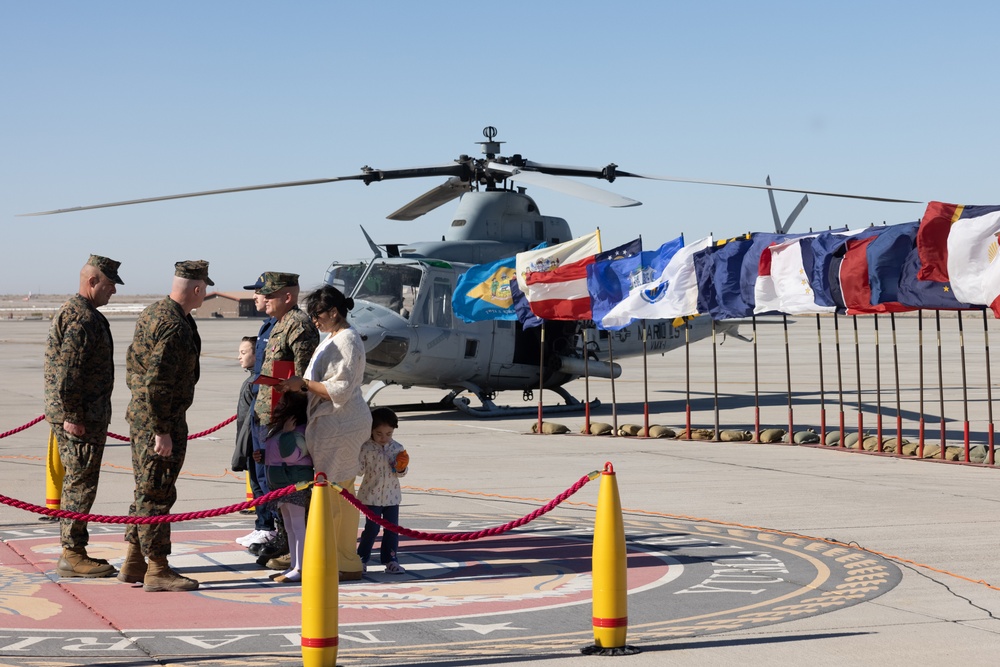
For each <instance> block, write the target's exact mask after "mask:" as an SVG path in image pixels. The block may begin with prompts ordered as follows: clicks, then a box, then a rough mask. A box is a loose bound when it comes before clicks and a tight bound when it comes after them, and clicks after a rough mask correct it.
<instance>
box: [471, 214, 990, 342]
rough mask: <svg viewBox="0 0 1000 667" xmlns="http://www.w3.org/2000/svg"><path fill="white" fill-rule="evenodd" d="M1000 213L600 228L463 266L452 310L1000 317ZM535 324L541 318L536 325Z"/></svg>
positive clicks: (609, 319)
mask: <svg viewBox="0 0 1000 667" xmlns="http://www.w3.org/2000/svg"><path fill="white" fill-rule="evenodd" d="M998 236H1000V206H960V205H956V204H945V203H942V202H931V203H930V204H929V205H928V206H927V210H926V212H925V213H924V216H923V217H922V218H921V219H920V220H919V221H914V222H908V223H903V224H898V225H883V226H881V227H874V226H873V227H867V228H864V229H860V230H848V229H847V228H842V229H836V230H830V231H826V232H820V233H806V234H772V233H749V234H745V235H743V236H739V237H736V238H732V239H724V240H720V241H714V240H713V238H712V236H711V235H709V236H707V237H705V238H702V239H699V240H698V241H695V242H693V243H691V244H686V243H685V241H684V237H683V236H680V237H678V238H676V239H673V240H671V241H668V242H666V243H664V244H663V245H661V246H660V247H659V248H658V249H656V250H652V251H644V250H643V249H642V240H641V239H636V240H634V241H630V242H629V243H626V244H624V245H621V246H618V247H616V248H613V249H611V250H608V251H602V249H601V237H600V230H598V231H595V232H594V233H593V234H588V235H586V236H582V237H580V238H577V239H573V240H572V241H567V242H565V243H560V244H557V245H552V246H548V245H546V244H542V245H541V246H538V247H537V248H534V249H532V250H529V251H526V252H522V253H518V254H517V255H516V256H514V257H509V258H506V259H503V260H500V261H498V262H493V263H491V264H482V265H477V266H474V267H472V268H470V269H469V270H468V271H467V272H466V273H465V274H464V275H463V276H462V277H461V278H460V279H459V281H458V284H457V286H456V290H455V292H454V296H453V298H452V306H453V309H454V311H455V314H456V315H458V316H459V317H461V318H462V319H463V320H465V321H468V322H472V321H477V320H489V319H506V320H520V321H521V322H522V323H523V324H524V326H533V325H537V324H540V323H541V319H551V320H593V321H594V322H595V323H596V325H597V326H598V327H599V328H601V329H611V330H617V329H621V328H624V327H626V326H628V325H629V324H631V323H632V322H635V321H636V320H641V319H674V318H678V317H687V316H691V315H696V314H703V315H709V316H711V317H712V318H713V319H716V320H724V319H731V318H742V317H748V316H750V315H754V314H758V315H759V314H765V313H786V314H792V315H803V314H812V313H829V312H840V313H847V314H862V313H883V312H901V311H907V310H917V309H935V310H941V309H949V310H959V309H981V308H983V307H990V308H991V309H992V310H993V313H994V315H996V316H997V317H1000V245H998ZM539 318H541V319H539Z"/></svg>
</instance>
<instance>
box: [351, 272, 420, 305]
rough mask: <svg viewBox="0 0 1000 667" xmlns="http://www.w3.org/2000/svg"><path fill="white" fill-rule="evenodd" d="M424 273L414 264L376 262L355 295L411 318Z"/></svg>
mask: <svg viewBox="0 0 1000 667" xmlns="http://www.w3.org/2000/svg"><path fill="white" fill-rule="evenodd" d="M422 275H423V272H422V271H421V270H420V269H419V268H416V267H414V266H406V265H400V264H389V263H382V262H376V263H375V264H374V265H373V266H372V268H371V271H369V272H368V275H367V276H365V280H364V283H362V285H361V287H360V289H358V293H357V294H356V295H355V297H356V298H358V299H364V300H366V301H371V302H372V303H377V304H379V305H381V306H385V307H386V308H388V309H389V310H393V311H395V312H397V313H399V314H400V315H401V316H403V317H405V318H409V317H410V313H412V312H413V304H414V302H415V301H416V298H417V289H418V287H419V286H420V278H421V277H422Z"/></svg>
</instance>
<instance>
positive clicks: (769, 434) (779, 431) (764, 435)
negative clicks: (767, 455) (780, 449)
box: [760, 428, 785, 442]
mask: <svg viewBox="0 0 1000 667" xmlns="http://www.w3.org/2000/svg"><path fill="white" fill-rule="evenodd" d="M784 437H785V429H783V428H767V429H764V430H763V431H761V432H760V441H761V442H781V441H782V440H783V439H784Z"/></svg>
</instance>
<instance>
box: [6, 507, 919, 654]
mask: <svg viewBox="0 0 1000 667" xmlns="http://www.w3.org/2000/svg"><path fill="white" fill-rule="evenodd" d="M506 518H507V517H504V516H500V515H496V514H483V515H468V514H465V515H462V516H461V517H460V518H456V517H454V516H444V515H434V514H420V515H414V516H410V517H408V518H407V526H409V527H412V528H416V529H419V530H422V531H425V532H449V531H475V530H479V529H483V528H488V527H493V526H496V525H499V524H500V523H503V522H504V521H505V520H506ZM511 518H512V517H511ZM247 529H248V523H247V521H246V520H245V519H234V520H231V521H229V520H215V521H198V522H191V523H185V524H182V525H178V526H175V527H174V553H173V555H172V556H171V559H170V560H171V563H172V564H173V565H174V566H175V567H177V568H178V569H180V570H182V571H183V573H184V574H186V575H188V576H192V577H194V578H196V579H198V580H199V581H201V583H202V587H201V588H200V589H199V590H198V591H195V592H191V593H163V594H151V593H145V592H144V591H142V588H141V586H130V585H127V584H123V583H120V582H118V581H117V580H114V579H59V578H58V577H57V576H56V575H55V574H54V573H53V570H54V567H55V561H56V560H57V559H58V556H59V539H58V527H57V526H55V525H46V526H44V527H37V526H30V527H25V528H24V529H16V528H15V529H9V530H4V531H0V537H2V538H3V540H4V545H3V547H4V548H2V549H0V616H2V617H3V623H2V627H3V629H2V630H0V656H5V657H14V656H22V657H25V658H27V657H28V656H34V657H37V656H42V655H44V656H52V657H59V658H63V659H66V660H67V661H66V662H63V663H60V664H90V663H92V658H93V657H96V656H100V657H101V658H102V659H105V660H106V659H112V661H109V663H108V664H113V661H117V660H121V661H123V662H124V661H128V660H135V659H136V658H138V657H143V656H155V657H176V656H182V655H183V656H192V655H194V656H204V657H205V658H206V659H209V658H211V659H212V660H214V661H217V660H218V659H220V658H222V659H224V658H225V657H227V656H228V657H235V656H241V655H242V656H246V655H252V656H254V663H255V664H262V665H263V664H274V665H278V664H293V663H294V662H295V661H296V659H297V658H298V656H299V655H300V646H299V635H298V630H299V628H300V623H301V607H300V602H301V595H300V589H299V588H298V586H292V585H287V584H284V585H282V584H275V583H273V582H272V581H270V580H269V579H268V578H267V575H268V574H269V573H270V571H268V570H266V569H262V568H259V567H258V566H257V565H256V564H255V563H254V561H253V558H252V557H251V556H249V555H248V554H247V553H246V552H245V551H243V550H242V549H241V548H240V547H238V546H237V545H236V544H235V543H234V542H233V538H235V537H237V536H239V535H242V534H244V533H245V532H247ZM625 532H626V540H627V546H628V591H629V596H628V604H629V609H628V618H629V630H628V642H629V644H632V645H636V646H640V647H641V646H642V645H643V644H649V645H652V644H662V643H663V642H664V641H667V640H669V639H672V638H680V637H695V636H703V635H711V634H715V633H719V632H725V631H730V630H740V629H746V628H753V627H761V626H766V625H771V624H775V623H780V622H782V621H786V620H790V619H797V618H802V617H807V616H815V615H818V614H822V613H827V612H832V611H835V610H837V609H841V608H844V607H847V606H850V605H854V604H859V603H861V602H864V601H867V600H871V599H873V598H875V597H877V596H879V595H881V594H883V593H885V592H887V591H888V590H891V589H892V588H893V587H894V586H895V585H896V584H897V583H899V581H900V573H899V570H898V569H897V568H896V567H895V566H894V565H893V564H892V563H890V562H889V561H886V560H884V559H882V558H879V557H877V556H874V555H871V554H869V553H866V552H862V551H858V550H855V549H849V548H846V547H840V546H836V545H831V544H828V543H826V542H822V541H818V540H809V539H805V538H798V537H786V536H782V535H776V534H773V533H768V532H763V531H757V530H750V529H740V528H728V527H724V526H720V525H715V524H709V523H697V522H689V521H682V520H677V519H657V518H654V517H646V516H636V515H629V514H626V516H625ZM121 534H122V529H121V527H120V526H109V525H94V524H91V548H90V552H91V554H92V555H94V556H97V557H103V558H108V559H109V560H111V561H112V562H113V563H116V562H120V559H121V558H123V557H124V543H123V542H122V541H121ZM592 535H593V516H592V513H590V512H589V511H585V510H580V511H577V510H572V509H570V510H565V511H563V510H560V511H559V512H553V513H552V514H549V515H546V516H545V517H543V518H541V519H538V520H536V521H534V522H532V523H531V524H529V525H528V527H527V529H522V530H518V531H512V532H509V533H506V534H504V535H500V536H492V537H489V538H485V539H482V540H476V541H473V542H460V543H451V542H429V541H418V540H408V539H403V540H402V543H401V547H400V555H401V558H400V560H401V562H402V563H403V565H404V566H405V567H406V569H407V572H406V573H405V574H402V575H392V574H388V573H385V572H383V571H382V568H381V567H380V566H378V565H375V566H373V567H371V568H370V569H369V572H368V574H367V575H366V577H365V578H364V579H363V580H361V581H357V582H346V583H344V584H342V585H341V587H340V613H339V617H340V619H339V620H340V626H339V638H340V649H339V653H338V663H339V664H341V665H351V664H366V665H372V664H375V665H377V664H380V663H381V664H389V663H393V664H398V663H399V662H400V661H406V660H413V661H420V660H428V659H432V658H438V659H445V658H447V659H456V658H459V657H462V656H479V657H482V656H484V655H488V656H492V657H497V658H501V657H504V656H507V657H513V656H529V655H532V654H538V655H541V654H545V655H546V656H548V657H553V656H557V655H561V654H564V653H565V654H573V655H577V654H578V653H579V649H580V648H582V647H583V646H586V645H588V644H591V643H593V632H592V629H591V626H590V622H591V608H590V605H591V599H592V598H591V577H590V551H591V547H592V543H591V540H592ZM376 558H377V551H376ZM116 559H117V560H116ZM153 603H155V604H153ZM84 654H85V655H86V656H87V659H81V656H82V655H84ZM77 660H79V663H77V662H76V661H77ZM8 664H15V663H9V661H8ZM187 664H190V665H196V664H197V662H192V661H188V662H187ZM213 664H219V663H218V662H213Z"/></svg>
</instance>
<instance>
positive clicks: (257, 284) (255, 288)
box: [243, 273, 264, 292]
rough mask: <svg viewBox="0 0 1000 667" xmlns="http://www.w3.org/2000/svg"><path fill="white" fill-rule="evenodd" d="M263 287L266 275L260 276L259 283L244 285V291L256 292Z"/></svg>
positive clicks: (258, 277)
mask: <svg viewBox="0 0 1000 667" xmlns="http://www.w3.org/2000/svg"><path fill="white" fill-rule="evenodd" d="M263 286H264V274H263V273H262V274H260V275H259V276H257V282H255V283H254V284H253V285H244V286H243V289H251V290H254V291H255V292H256V291H257V290H259V289H260V288H261V287H263Z"/></svg>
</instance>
